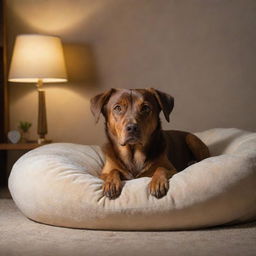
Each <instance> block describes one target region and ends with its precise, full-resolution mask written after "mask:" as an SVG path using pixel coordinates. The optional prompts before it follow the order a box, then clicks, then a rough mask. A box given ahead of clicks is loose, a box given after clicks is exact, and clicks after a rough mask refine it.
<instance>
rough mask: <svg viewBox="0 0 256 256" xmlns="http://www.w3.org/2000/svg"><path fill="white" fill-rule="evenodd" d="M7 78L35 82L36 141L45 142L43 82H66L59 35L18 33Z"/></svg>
mask: <svg viewBox="0 0 256 256" xmlns="http://www.w3.org/2000/svg"><path fill="white" fill-rule="evenodd" d="M8 81H10V82H18V83H36V86H37V91H38V124H37V133H38V143H39V144H43V143H46V142H47V140H46V138H45V135H46V134H47V119H46V104H45V92H44V90H43V89H42V86H43V83H62V82H67V73H66V67H65V61H64V55H63V48H62V44H61V40H60V38H59V37H56V36H47V35H38V34H29V35H18V36H17V37H16V41H15V44H14V50H13V56H12V60H11V65H10V72H9V78H8Z"/></svg>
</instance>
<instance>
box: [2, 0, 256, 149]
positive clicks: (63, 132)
mask: <svg viewBox="0 0 256 256" xmlns="http://www.w3.org/2000/svg"><path fill="white" fill-rule="evenodd" d="M7 8H8V9H7V18H8V33H9V56H10V55H11V51H12V47H13V40H14V38H15V36H16V34H21V33H45V34H54V35H59V36H60V37H61V38H62V39H63V42H64V45H65V55H66V61H67V67H68V73H69V78H70V81H69V83H67V84H63V85H47V86H45V89H46V91H47V110H48V125H49V135H48V137H49V138H51V139H53V140H54V141H68V142H77V143H79V142H80V143H89V144H96V143H102V142H103V141H104V132H103V129H102V128H103V122H101V123H100V124H99V125H97V126H95V123H94V120H93V118H92V116H91V113H90V111H89V99H90V97H91V96H92V95H94V94H96V93H98V92H100V91H103V90H105V89H106V88H109V87H125V88H136V87H140V88H142V87H155V88H158V89H160V90H163V91H166V92H168V93H170V94H172V95H173V96H174V97H175V109H174V111H173V114H172V117H171V123H170V124H167V123H165V122H163V125H164V127H165V128H169V129H171V128H175V129H185V130H191V131H199V130H204V129H208V128H212V127H238V128H244V129H249V130H256V120H255V109H256V101H255V95H256V75H255V74H256V72H255V68H256V47H255V40H256V1H254V0H251V1H249V0H214V1H213V0H179V1H177V0H159V1H156V0H140V1H138V0H128V1H127V0H72V1H70V0H48V1H45V0H37V1H33V0H10V1H7ZM9 88H10V120H11V128H12V129H14V128H15V127H16V124H17V122H18V121H19V120H28V121H32V122H33V125H34V126H33V129H32V131H31V137H35V136H36V133H35V128H36V121H37V120H36V118H37V105H36V104H37V97H36V91H35V88H34V86H33V85H24V86H23V85H20V84H11V85H10V87H9Z"/></svg>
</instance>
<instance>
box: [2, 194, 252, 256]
mask: <svg viewBox="0 0 256 256" xmlns="http://www.w3.org/2000/svg"><path fill="white" fill-rule="evenodd" d="M0 255H1V256H2V255H3V256H12V255H15V256H16V255H19V256H23V255H24V256H25V255H26V256H34V255H36V256H40V255H42V256H48V255H53V256H59V255H61V256H65V255H75V256H79V255H86V256H89V255H93V256H98V255H104V256H108V255H111V256H113V255H119V256H120V255H121V256H126V255H132V256H136V255H140V256H143V255H147V256H150V255H157V256H161V255H165V256H166V255H196V256H200V255H207V256H211V255H214V256H216V255H225V256H229V255H230V256H231V255H232V256H236V255H237V256H240V255H242V256H247V255H252V256H255V255H256V222H254V223H250V224H244V225H238V226H233V227H226V228H212V229H206V230H197V231H170V232H169V231H168V232H166V231H164V232H155V231H154V232H120V231H95V230H79V229H68V228H60V227H53V226H48V225H43V224H39V223H36V222H33V221H31V220H29V219H27V218H26V217H24V215H22V213H21V212H20V211H19V210H18V209H17V207H16V206H15V204H14V202H13V201H12V200H11V199H4V198H2V199H0Z"/></svg>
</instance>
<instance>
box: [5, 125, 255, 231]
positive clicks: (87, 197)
mask: <svg viewBox="0 0 256 256" xmlns="http://www.w3.org/2000/svg"><path fill="white" fill-rule="evenodd" d="M197 135H198V136H199V137H200V138H201V139H202V141H204V142H205V143H206V145H208V147H209V149H210V152H211V156H212V157H210V158H208V159H205V160H203V161H201V162H199V163H196V164H194V165H191V166H189V167H188V168H186V169H185V170H184V171H182V172H180V173H178V174H176V175H174V176H173V177H172V178H171V179H170V181H169V183H170V184H169V185H170V188H169V191H168V193H167V195H166V196H165V197H163V198H161V199H157V198H155V197H153V196H151V195H150V194H149V192H148V184H149V182H150V178H147V177H146V178H138V179H134V180H129V181H124V182H123V183H124V187H123V190H122V193H121V195H120V197H118V198H117V199H115V200H109V199H108V198H107V197H105V196H103V193H102V180H101V179H99V174H100V171H101V168H102V166H103V164H104V156H103V154H102V152H101V150H100V147H98V146H84V145H77V144H70V143H55V144H49V145H45V146H42V147H39V148H37V149H34V150H32V151H30V152H28V153H26V154H25V155H23V156H22V157H21V158H20V159H19V160H18V161H17V162H16V163H15V165H14V166H13V169H12V171H11V174H10V177H9V189H10V192H11V195H12V197H13V199H14V201H15V203H16V205H17V206H18V208H19V209H20V210H21V211H22V212H23V213H24V215H25V216H27V217H28V218H30V219H32V220H35V221H37V222H41V223H46V224H50V225H55V226H63V227H72V228H88V229H111V230H177V229H179V230H181V229H194V228H201V227H209V226H214V225H220V224H230V223H239V222H244V221H249V220H254V219H255V218H256V133H250V132H246V131H242V130H238V129H211V130H208V131H204V132H200V133H197Z"/></svg>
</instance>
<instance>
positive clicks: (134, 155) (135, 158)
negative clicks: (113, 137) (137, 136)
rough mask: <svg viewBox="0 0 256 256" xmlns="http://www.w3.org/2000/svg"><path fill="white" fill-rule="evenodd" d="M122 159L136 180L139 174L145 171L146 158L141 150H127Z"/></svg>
mask: <svg viewBox="0 0 256 256" xmlns="http://www.w3.org/2000/svg"><path fill="white" fill-rule="evenodd" d="M122 159H123V162H124V164H125V165H126V168H127V170H128V171H129V172H130V173H131V174H132V176H133V177H134V178H135V177H136V176H138V174H139V173H141V172H143V171H144V166H145V159H146V156H145V154H143V152H142V151H140V150H134V151H132V150H126V151H124V152H122Z"/></svg>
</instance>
